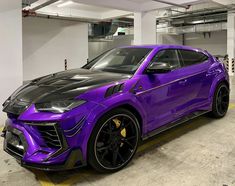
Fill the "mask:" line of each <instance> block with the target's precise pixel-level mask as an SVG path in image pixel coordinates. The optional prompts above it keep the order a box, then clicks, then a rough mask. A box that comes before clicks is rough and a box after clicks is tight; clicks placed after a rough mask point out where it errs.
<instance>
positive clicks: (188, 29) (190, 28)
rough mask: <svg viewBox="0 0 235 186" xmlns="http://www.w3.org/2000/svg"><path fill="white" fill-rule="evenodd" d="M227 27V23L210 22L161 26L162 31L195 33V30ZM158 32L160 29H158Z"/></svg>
mask: <svg viewBox="0 0 235 186" xmlns="http://www.w3.org/2000/svg"><path fill="white" fill-rule="evenodd" d="M226 29H227V23H226V22H221V23H211V24H199V25H192V26H183V27H171V28H168V29H166V28H162V31H166V32H167V33H169V34H186V33H195V32H213V31H222V30H226ZM158 31H159V32H160V30H158Z"/></svg>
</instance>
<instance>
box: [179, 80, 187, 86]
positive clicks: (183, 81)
mask: <svg viewBox="0 0 235 186" xmlns="http://www.w3.org/2000/svg"><path fill="white" fill-rule="evenodd" d="M187 81H188V80H187V79H184V80H181V81H179V84H180V85H184V84H185V83H187Z"/></svg>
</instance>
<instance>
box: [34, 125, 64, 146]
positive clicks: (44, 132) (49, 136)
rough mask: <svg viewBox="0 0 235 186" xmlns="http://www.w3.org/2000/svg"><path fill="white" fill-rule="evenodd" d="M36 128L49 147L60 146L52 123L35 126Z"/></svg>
mask: <svg viewBox="0 0 235 186" xmlns="http://www.w3.org/2000/svg"><path fill="white" fill-rule="evenodd" d="M37 129H38V131H39V132H40V134H41V137H42V138H43V139H44V141H45V143H46V144H47V146H48V147H51V148H60V147H61V142H60V139H59V136H58V133H57V131H56V128H55V126H54V125H49V126H37Z"/></svg>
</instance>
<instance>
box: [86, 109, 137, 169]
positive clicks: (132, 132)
mask: <svg viewBox="0 0 235 186" xmlns="http://www.w3.org/2000/svg"><path fill="white" fill-rule="evenodd" d="M139 136H140V128H139V123H138V120H137V118H136V117H135V116H134V115H133V114H132V113H131V112H130V111H129V110H127V109H124V108H117V109H114V110H112V111H110V112H108V113H106V114H105V115H104V116H103V117H101V118H100V119H99V120H98V122H97V123H96V125H95V127H94V129H93V131H92V134H91V137H90V139H89V142H88V148H87V149H88V157H87V158H88V163H89V165H91V166H92V167H93V168H94V169H95V170H97V171H98V172H102V173H112V172H116V171H119V170H120V169H122V168H123V167H125V166H126V165H127V164H128V163H129V162H130V161H131V159H132V158H133V156H134V154H135V153H136V150H137V147H138V143H139Z"/></svg>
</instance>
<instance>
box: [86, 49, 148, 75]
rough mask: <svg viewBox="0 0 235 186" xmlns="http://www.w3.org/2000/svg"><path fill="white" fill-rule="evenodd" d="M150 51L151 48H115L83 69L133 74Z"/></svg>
mask: <svg viewBox="0 0 235 186" xmlns="http://www.w3.org/2000/svg"><path fill="white" fill-rule="evenodd" d="M151 50H152V49H151V48H116V49H113V50H110V51H108V52H105V53H103V54H101V55H100V56H98V57H97V58H95V59H93V60H92V61H91V62H89V63H88V64H87V65H85V66H84V67H83V68H85V69H90V70H100V71H107V72H115V73H123V74H134V73H135V71H136V70H137V69H138V67H139V66H140V64H141V63H142V62H143V60H144V59H145V58H146V56H147V55H148V54H149V53H150V51H151Z"/></svg>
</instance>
